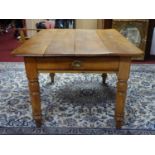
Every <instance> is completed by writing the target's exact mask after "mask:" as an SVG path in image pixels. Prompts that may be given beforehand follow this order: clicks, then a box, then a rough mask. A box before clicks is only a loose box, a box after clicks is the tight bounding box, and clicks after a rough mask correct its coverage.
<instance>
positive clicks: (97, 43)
mask: <svg viewBox="0 0 155 155" xmlns="http://www.w3.org/2000/svg"><path fill="white" fill-rule="evenodd" d="M12 54H14V55H17V56H131V57H135V56H140V55H143V52H142V51H141V50H140V49H138V48H137V47H136V46H135V45H133V44H132V43H130V42H129V41H128V40H127V39H126V38H125V37H123V36H122V35H121V34H120V33H119V32H118V31H116V30H114V29H106V30H104V29H98V30H86V29H83V30H82V29H48V30H42V31H40V32H39V33H37V34H36V35H35V36H33V37H32V38H31V39H29V40H27V41H26V42H25V43H24V44H22V45H21V46H20V47H18V48H17V49H15V50H14V51H13V52H12Z"/></svg>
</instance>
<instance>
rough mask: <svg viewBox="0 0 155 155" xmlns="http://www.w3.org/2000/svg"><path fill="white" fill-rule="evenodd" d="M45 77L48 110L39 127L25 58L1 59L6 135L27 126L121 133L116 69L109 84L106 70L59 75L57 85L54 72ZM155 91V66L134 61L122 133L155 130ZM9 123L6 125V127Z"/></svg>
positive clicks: (0, 116)
mask: <svg viewBox="0 0 155 155" xmlns="http://www.w3.org/2000/svg"><path fill="white" fill-rule="evenodd" d="M39 81H40V90H41V105H42V115H43V126H42V129H40V130H39V129H36V128H35V123H34V121H33V119H32V116H31V113H32V111H31V104H30V99H29V91H28V83H27V78H26V76H25V69H24V65H23V63H0V133H5V134H6V133H7V130H10V129H13V128H17V129H18V131H19V130H20V132H19V133H22V134H24V131H23V129H21V128H24V129H28V128H31V129H32V130H33V129H34V130H37V131H40V134H41V131H42V132H43V131H44V134H45V133H46V132H45V130H47V131H48V132H47V133H49V134H50V133H51V134H81V133H82V132H83V133H84V134H89V133H90V134H101V133H103V134H104V133H105V134H106V133H107V134H108V133H111V134H112V133H113V134H119V133H120V132H119V131H116V130H115V121H114V110H115V96H116V82H117V77H116V75H115V74H108V78H107V85H106V86H105V85H102V78H101V74H86V73H81V74H70V73H62V74H56V76H55V82H54V84H50V78H49V75H48V74H42V73H41V74H40V75H39ZM154 94H155V66H154V65H132V66H131V73H130V78H129V81H128V92H127V97H126V105H125V117H124V125H123V126H122V130H121V132H122V133H120V134H129V133H130V134H134V133H137V134H138V133H139V132H140V133H141V134H145V133H147V132H145V131H148V132H149V133H150V134H155V132H154V131H155V95H154ZM3 128H5V130H3V131H2V129H3ZM50 128H51V129H52V132H50V131H49V129H50ZM63 129H64V130H63ZM102 129H104V132H103V130H102ZM108 129H109V130H108ZM21 130H22V132H21ZM58 130H59V131H58ZM62 130H63V131H62ZM101 130H102V131H101ZM134 130H135V131H136V132H133V131H134ZM141 130H143V132H141ZM12 131H13V130H12ZM56 131H57V132H56ZM64 131H66V132H64ZM80 131H81V132H80ZM87 131H88V132H87ZM105 131H106V132H105ZM8 133H9V132H8ZM10 133H13V132H10ZM25 133H26V132H25ZM27 133H28V132H27ZM149 133H148V134H149ZM16 134H17V131H16ZM29 134H30V132H29ZM34 134H35V132H34Z"/></svg>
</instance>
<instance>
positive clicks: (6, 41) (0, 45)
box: [0, 30, 155, 64]
mask: <svg viewBox="0 0 155 155" xmlns="http://www.w3.org/2000/svg"><path fill="white" fill-rule="evenodd" d="M20 44H21V43H20V42H19V40H17V39H16V38H15V37H14V32H13V30H10V31H9V32H8V33H4V34H0V62H23V58H22V57H15V56H13V55H11V52H12V51H13V50H14V49H15V48H17V47H18V46H20ZM133 63H134V64H141V63H143V64H155V60H145V61H133Z"/></svg>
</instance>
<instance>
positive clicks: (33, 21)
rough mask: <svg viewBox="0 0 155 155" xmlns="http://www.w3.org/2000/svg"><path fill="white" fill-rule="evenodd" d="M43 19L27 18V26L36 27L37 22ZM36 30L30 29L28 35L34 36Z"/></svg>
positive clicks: (28, 27) (29, 27)
mask: <svg viewBox="0 0 155 155" xmlns="http://www.w3.org/2000/svg"><path fill="white" fill-rule="evenodd" d="M40 21H42V19H26V28H27V29H36V23H38V22H40ZM35 33H36V31H33V30H28V31H27V35H28V37H31V36H33V35H34V34H35Z"/></svg>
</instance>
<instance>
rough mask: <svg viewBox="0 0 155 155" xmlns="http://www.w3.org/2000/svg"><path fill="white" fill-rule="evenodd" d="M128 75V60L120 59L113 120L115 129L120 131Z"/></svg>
mask: <svg viewBox="0 0 155 155" xmlns="http://www.w3.org/2000/svg"><path fill="white" fill-rule="evenodd" d="M129 73H130V59H129V58H122V59H121V61H120V65H119V72H118V75H117V76H118V82H117V95H116V109H115V120H116V128H118V129H120V128H121V127H122V124H123V118H124V105H125V100H126V92H127V81H128V78H129Z"/></svg>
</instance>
